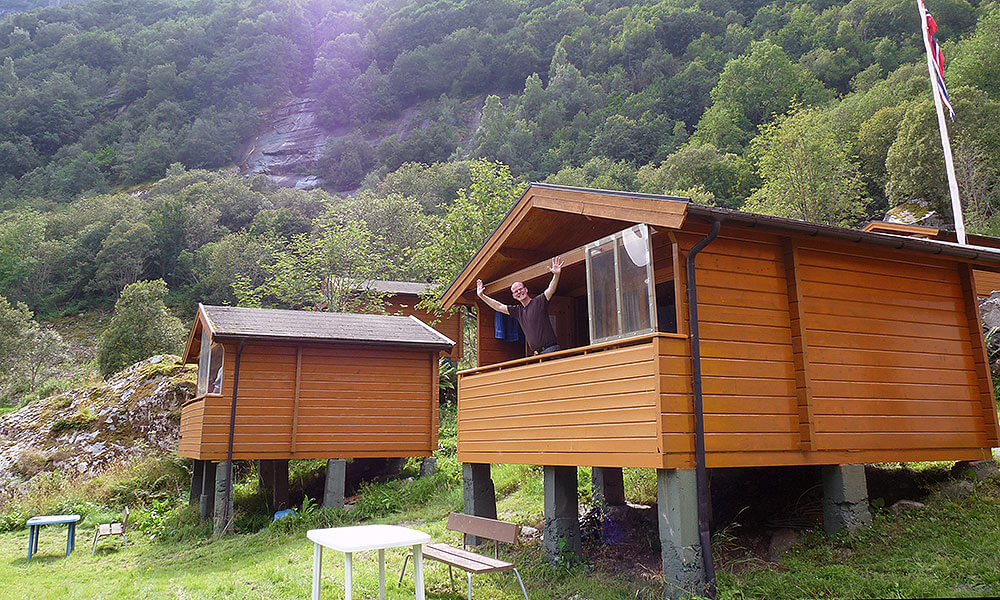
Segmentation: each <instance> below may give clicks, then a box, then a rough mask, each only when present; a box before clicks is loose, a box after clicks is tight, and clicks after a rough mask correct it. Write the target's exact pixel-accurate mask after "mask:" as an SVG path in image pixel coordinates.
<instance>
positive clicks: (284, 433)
mask: <svg viewBox="0 0 1000 600" xmlns="http://www.w3.org/2000/svg"><path fill="white" fill-rule="evenodd" d="M453 345H454V344H453V342H452V341H451V340H450V339H448V338H447V337H445V336H444V335H442V334H440V333H438V332H437V331H435V330H434V329H432V328H431V327H429V326H428V325H427V324H425V323H423V322H422V321H420V320H419V319H418V318H416V317H413V316H409V317H405V316H388V315H363V314H347V313H326V312H311V311H294V310H267V309H256V308H234V307H229V306H205V305H199V307H198V314H197V316H196V317H195V320H194V325H193V326H192V328H191V335H190V337H189V339H188V344H187V349H186V350H185V352H184V362H190V363H194V362H197V363H198V390H197V394H196V395H195V397H194V398H192V399H191V400H190V401H188V402H186V403H185V404H184V406H183V407H182V409H181V431H180V443H179V446H178V454H179V455H180V456H182V457H186V458H193V459H195V460H202V461H205V460H207V461H224V460H227V459H233V460H251V459H264V460H280V459H290V458H395V457H403V456H430V455H431V453H432V452H433V451H434V450H436V449H437V431H438V357H439V354H440V353H441V352H449V351H451V349H452V347H453ZM233 414H235V427H234V428H232V429H231V428H230V422H231V419H232V417H233ZM231 434H232V441H233V449H232V456H229V440H230V435H231Z"/></svg>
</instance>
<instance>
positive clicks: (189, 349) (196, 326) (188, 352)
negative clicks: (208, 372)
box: [181, 302, 212, 364]
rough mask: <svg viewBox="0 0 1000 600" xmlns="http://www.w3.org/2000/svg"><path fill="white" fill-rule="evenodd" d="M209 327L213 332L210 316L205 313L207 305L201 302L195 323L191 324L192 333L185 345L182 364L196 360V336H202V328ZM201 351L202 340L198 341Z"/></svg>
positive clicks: (195, 316)
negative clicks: (194, 354) (194, 353)
mask: <svg viewBox="0 0 1000 600" xmlns="http://www.w3.org/2000/svg"><path fill="white" fill-rule="evenodd" d="M206 326H207V327H208V330H209V332H212V326H211V323H210V322H209V320H208V318H207V317H206V315H205V307H204V306H203V305H202V304H201V303H200V302H199V303H198V312H197V313H195V315H194V323H192V324H191V333H189V334H188V341H187V345H186V346H185V347H184V355H183V356H184V358H183V359H182V360H181V364H187V363H189V362H195V361H194V360H193V358H194V357H193V356H192V354H193V352H194V343H195V339H197V338H196V336H198V337H200V336H201V328H202V327H206ZM198 345H199V348H198V349H199V352H200V351H201V341H200V340H199V341H198Z"/></svg>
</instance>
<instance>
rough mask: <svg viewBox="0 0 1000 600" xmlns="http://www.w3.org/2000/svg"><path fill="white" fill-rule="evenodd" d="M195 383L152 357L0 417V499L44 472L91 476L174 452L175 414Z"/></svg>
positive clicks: (167, 361)
mask: <svg viewBox="0 0 1000 600" xmlns="http://www.w3.org/2000/svg"><path fill="white" fill-rule="evenodd" d="M196 376H197V369H196V367H195V366H194V365H182V364H180V360H179V359H178V358H177V357H176V356H154V357H152V358H149V359H147V360H144V361H142V362H140V363H136V364H135V365H133V366H132V367H129V368H128V369H126V370H124V371H122V372H121V373H119V374H117V375H115V376H114V377H113V378H112V379H111V380H110V381H107V382H104V383H101V384H99V385H96V386H93V387H90V388H84V389H80V390H74V391H71V392H67V393H65V394H60V395H58V396H52V397H50V398H46V399H44V400H39V401H36V402H32V403H31V404H29V405H27V406H25V407H24V408H21V409H20V410H17V411H14V412H11V413H8V414H6V415H4V416H2V417H0V497H2V496H3V495H4V494H3V492H4V491H7V490H9V489H10V488H11V487H12V486H17V485H19V483H20V482H23V481H25V480H26V479H30V478H31V477H33V476H34V475H36V474H38V473H40V472H43V471H50V470H59V471H66V472H72V473H79V474H88V475H94V474H97V473H100V472H101V471H103V470H105V469H107V468H109V467H111V466H114V465H117V464H120V463H122V462H126V461H130V460H131V459H134V458H138V457H145V456H150V455H155V454H168V453H172V452H176V450H177V439H178V427H179V423H180V406H181V404H183V402H184V401H185V400H186V399H188V398H190V397H191V396H192V395H193V393H194V390H195V385H196V383H195V382H196Z"/></svg>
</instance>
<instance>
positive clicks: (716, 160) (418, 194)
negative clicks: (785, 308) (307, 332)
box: [0, 0, 1000, 314]
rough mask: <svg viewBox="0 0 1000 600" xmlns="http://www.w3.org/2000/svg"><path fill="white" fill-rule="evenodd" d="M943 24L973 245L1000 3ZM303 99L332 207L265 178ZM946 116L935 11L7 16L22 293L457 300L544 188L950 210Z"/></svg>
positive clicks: (894, 3)
mask: <svg viewBox="0 0 1000 600" xmlns="http://www.w3.org/2000/svg"><path fill="white" fill-rule="evenodd" d="M21 4H23V5H24V7H26V8H27V7H32V6H38V5H43V4H50V3H48V2H43V1H42V0H21ZM18 6H20V5H18ZM928 8H929V9H930V10H931V11H932V12H933V13H934V15H935V17H936V19H937V22H938V23H939V25H940V30H939V33H938V36H939V39H940V40H941V42H942V47H943V51H944V54H945V57H946V60H947V64H946V80H947V83H948V86H949V91H950V93H951V97H952V100H953V103H954V106H955V110H956V112H957V114H958V117H957V119H956V121H955V122H954V123H951V124H950V126H951V132H952V136H953V137H952V140H953V148H954V152H955V158H956V167H957V170H958V177H959V186H960V190H961V192H962V195H963V199H964V202H965V204H966V214H967V219H968V223H969V228H970V229H971V230H974V231H981V232H1000V221H998V220H997V217H996V215H995V208H996V206H998V205H1000V167H998V166H997V165H1000V128H998V127H997V126H996V124H997V123H998V122H1000V46H998V43H997V40H998V39H1000V4H998V3H997V2H996V1H989V2H987V1H974V2H972V3H970V2H969V1H967V0H928ZM300 96H301V97H306V96H308V97H310V98H315V99H316V104H317V105H318V107H319V118H320V120H321V122H322V124H323V125H324V126H325V127H327V128H328V129H329V131H331V132H334V133H332V134H331V137H330V140H329V142H328V143H327V144H326V146H325V149H324V151H323V153H322V156H320V158H319V159H318V160H316V161H315V162H313V163H311V164H303V165H301V167H300V168H301V169H302V171H303V172H304V173H311V174H315V175H319V176H321V177H322V178H323V179H325V181H326V182H327V184H328V189H327V190H326V191H323V190H313V191H302V190H294V189H279V188H277V187H275V185H274V184H273V183H272V182H270V181H268V180H267V179H266V178H263V177H259V176H258V177H254V178H249V179H247V178H242V177H240V176H239V175H238V174H237V173H236V172H235V169H233V168H232V167H233V166H234V165H235V163H236V162H238V161H239V159H240V158H241V156H242V155H243V153H244V152H245V151H246V146H247V144H248V140H250V139H251V138H252V137H253V135H254V134H255V132H257V131H259V128H260V127H261V125H262V120H263V119H264V115H266V114H267V113H268V111H269V110H270V109H271V108H272V107H274V106H275V105H276V103H279V102H281V101H282V100H284V99H287V98H289V97H300ZM480 107H481V109H480ZM404 114H408V115H411V116H412V115H413V114H416V115H417V116H418V117H419V118H418V119H416V120H410V121H407V122H414V123H418V125H417V126H416V127H414V128H413V129H408V130H399V129H400V128H399V127H398V124H399V123H401V122H403V121H401V120H400V119H401V115H404ZM936 127H937V126H936V120H935V117H934V108H933V102H932V97H931V92H930V85H929V82H928V77H927V69H926V63H925V58H924V54H923V48H922V41H921V37H920V30H919V18H918V14H917V11H916V7H915V5H914V3H913V2H912V0H851V1H850V2H836V1H833V0H810V1H805V2H799V1H797V0H792V1H788V2H776V1H775V2H766V1H761V0H665V1H661V2H653V1H639V2H624V1H619V0H605V1H600V0H559V1H556V2H552V3H548V2H540V1H534V0H517V1H515V0H474V1H473V0H438V1H434V2H425V1H419V2H418V1H415V0H380V1H377V2H362V1H360V0H358V1H349V0H240V1H208V0H80V1H77V2H69V3H53V5H51V6H44V7H42V8H37V9H34V10H30V11H28V12H18V13H14V14H8V15H6V16H5V17H3V18H2V19H0V208H2V209H3V212H2V213H0V295H2V296H4V297H6V298H7V299H9V300H10V302H11V303H12V304H11V305H10V306H16V303H17V302H24V303H25V310H28V309H31V310H32V311H35V312H36V313H40V314H60V313H66V312H68V311H72V310H76V309H79V308H84V307H88V306H93V305H103V306H110V304H111V303H112V302H113V301H114V300H115V298H117V296H118V294H119V292H120V290H121V289H122V287H123V286H125V285H126V284H129V283H131V282H134V281H137V280H142V279H157V278H162V279H164V280H165V281H166V283H167V285H168V286H169V289H170V296H169V298H168V303H169V304H170V305H172V306H174V307H175V308H177V309H180V310H181V311H182V312H186V311H189V310H190V308H191V306H192V305H193V303H194V302H197V301H203V302H216V303H242V304H259V305H265V306H270V305H281V306H293V307H303V306H322V307H327V308H336V307H339V306H343V303H344V302H345V301H346V300H345V298H344V292H343V290H340V291H338V290H336V289H333V288H334V287H335V286H331V285H330V284H329V283H328V282H329V281H333V280H337V279H336V278H338V277H339V278H345V277H346V278H347V280H350V279H354V278H367V277H381V278H411V279H422V280H428V281H429V280H440V281H448V280H449V279H450V277H451V276H452V275H453V274H454V273H455V271H456V270H457V269H458V268H460V267H461V266H462V265H463V264H464V262H465V260H466V259H467V258H468V257H469V255H470V253H471V252H472V251H474V250H475V249H476V248H478V246H479V244H480V242H481V241H482V239H483V237H484V236H485V235H486V234H487V233H488V232H489V231H490V230H491V228H492V226H493V225H494V224H495V223H496V221H497V219H498V218H499V217H500V216H501V215H502V214H503V213H504V211H505V210H506V208H507V207H508V206H509V204H510V202H511V201H512V200H513V199H514V198H516V197H517V196H518V195H519V193H520V191H521V190H522V189H523V183H524V182H525V181H529V180H547V181H550V182H555V183H561V184H572V185H587V186H594V187H604V188H613V189H623V190H633V191H642V192H652V193H671V194H680V195H687V196H690V197H692V198H693V199H694V201H696V202H705V203H714V204H717V205H722V206H729V207H737V208H740V207H742V208H744V209H747V210H754V211H759V212H765V213H771V214H779V215H784V216H790V217H796V218H803V219H809V220H814V221H820V222H826V223H835V224H841V225H848V226H853V225H858V224H860V223H862V222H864V221H865V220H866V219H870V218H880V217H881V215H882V214H883V213H884V211H885V210H886V209H887V208H889V207H891V206H895V205H898V204H902V203H908V202H910V201H912V200H924V201H926V202H928V203H929V206H930V208H932V209H936V210H937V211H938V212H940V213H941V214H944V215H948V214H949V213H950V210H948V209H947V208H946V204H945V202H946V199H947V187H946V181H945V178H944V175H943V169H942V160H941V147H940V143H939V141H938V137H937V131H936ZM460 190H462V191H460ZM344 191H350V192H351V194H350V196H346V195H345V196H337V195H336V194H337V193H342V192H344ZM331 278H334V279H331ZM341 280H343V279H341ZM20 314H25V313H20Z"/></svg>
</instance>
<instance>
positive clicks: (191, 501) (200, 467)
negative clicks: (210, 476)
mask: <svg viewBox="0 0 1000 600" xmlns="http://www.w3.org/2000/svg"><path fill="white" fill-rule="evenodd" d="M204 483H205V461H203V460H195V461H194V462H193V463H192V464H191V492H190V494H189V495H188V505H190V506H194V505H195V504H199V503H200V502H201V486H202V485H203V484H204Z"/></svg>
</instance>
